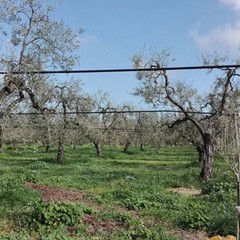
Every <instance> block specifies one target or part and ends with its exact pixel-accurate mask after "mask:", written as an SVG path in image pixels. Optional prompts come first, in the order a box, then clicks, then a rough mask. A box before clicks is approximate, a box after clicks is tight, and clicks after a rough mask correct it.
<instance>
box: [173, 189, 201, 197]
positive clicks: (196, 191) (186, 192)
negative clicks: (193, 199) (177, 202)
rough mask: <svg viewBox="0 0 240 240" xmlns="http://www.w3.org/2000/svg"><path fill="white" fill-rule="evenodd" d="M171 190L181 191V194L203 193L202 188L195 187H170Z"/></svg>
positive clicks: (174, 191) (194, 194)
mask: <svg viewBox="0 0 240 240" xmlns="http://www.w3.org/2000/svg"><path fill="white" fill-rule="evenodd" d="M169 191H170V192H173V193H180V194H185V195H192V196H197V195H201V190H200V189H195V188H184V187H180V188H170V189H169Z"/></svg>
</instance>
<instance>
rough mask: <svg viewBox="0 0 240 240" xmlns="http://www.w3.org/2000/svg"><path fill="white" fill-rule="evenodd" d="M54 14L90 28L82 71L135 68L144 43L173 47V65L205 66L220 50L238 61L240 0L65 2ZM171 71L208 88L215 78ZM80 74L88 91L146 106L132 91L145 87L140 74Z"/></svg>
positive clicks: (85, 36) (84, 42) (83, 38)
mask: <svg viewBox="0 0 240 240" xmlns="http://www.w3.org/2000/svg"><path fill="white" fill-rule="evenodd" d="M49 1H52V0H49ZM54 17H55V18H56V19H62V20H63V21H64V23H65V24H66V25H68V26H70V27H71V28H73V29H74V30H78V29H79V28H83V29H84V30H85V31H84V33H83V34H81V36H80V40H81V47H80V49H79V54H80V56H81V59H80V66H78V67H77V68H78V69H109V68H114V69H115V68H132V63H131V57H132V56H133V55H134V54H136V53H138V52H139V51H141V50H142V49H143V48H144V47H145V48H146V49H148V48H156V49H157V50H158V51H161V50H163V49H170V51H171V54H172V56H173V57H174V58H175V59H176V60H175V61H174V62H172V63H171V64H170V65H171V66H193V65H201V61H200V60H199V58H200V56H201V55H202V54H205V53H207V52H209V53H213V52H214V51H217V52H218V53H219V54H228V55H229V56H230V59H232V60H234V59H235V58H236V56H237V52H238V51H239V48H240V0H62V3H61V4H60V5H59V6H58V7H57V9H56V11H55V14H54ZM229 63H230V62H229ZM231 63H232V62H231ZM171 74H172V75H171V76H172V77H173V78H176V79H181V80H184V81H189V82H190V83H191V84H193V85H194V87H196V88H198V89H201V90H202V91H207V90H208V89H207V88H208V87H209V85H210V82H211V80H210V81H209V77H205V76H206V75H205V72H204V73H203V72H201V73H200V72H198V71H195V72H191V73H190V72H189V71H188V72H186V71H185V72H175V73H171ZM74 77H75V78H77V79H81V81H82V82H83V84H84V86H83V88H84V90H85V91H86V92H89V93H96V92H97V91H98V90H103V91H106V92H108V93H109V95H110V99H111V100H112V102H113V103H114V104H122V103H125V102H131V103H134V104H135V105H136V106H142V104H143V102H142V100H141V98H136V97H135V96H133V95H132V94H131V93H133V92H134V89H135V88H136V87H137V86H138V85H139V81H138V80H137V79H136V77H135V74H134V73H108V74H103V73H98V74H81V75H78V76H74ZM212 77H213V76H212ZM207 79H208V80H207Z"/></svg>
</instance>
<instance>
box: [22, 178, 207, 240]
mask: <svg viewBox="0 0 240 240" xmlns="http://www.w3.org/2000/svg"><path fill="white" fill-rule="evenodd" d="M25 186H26V187H27V188H30V189H34V190H36V191H39V192H40V194H41V197H42V199H43V200H44V201H51V200H52V201H56V202H80V203H83V204H86V205H88V206H90V205H94V203H91V202H90V201H89V200H87V199H86V198H85V196H86V195H87V193H85V192H83V191H78V190H71V189H63V188H59V187H53V186H45V185H41V184H36V183H30V182H27V183H26V184H25ZM170 191H172V192H177V193H181V194H188V195H199V194H200V193H201V191H200V190H197V189H188V188H172V189H170ZM102 210H103V209H102ZM116 210H117V211H128V210H126V209H123V208H120V207H116ZM128 212H129V213H131V214H132V211H128ZM133 215H136V214H134V213H133ZM83 222H84V224H85V225H87V226H88V232H89V235H93V234H94V233H95V232H97V231H99V230H103V231H107V232H113V231H114V230H116V229H120V228H124V227H125V226H124V224H123V223H121V222H117V221H114V220H107V221H100V220H98V219H97V218H96V217H95V216H93V215H88V214H85V215H84V218H83ZM68 230H69V233H70V234H71V232H74V229H71V228H69V229H68ZM173 234H175V235H177V236H179V237H181V238H183V239H184V240H206V239H208V238H207V235H206V234H205V233H203V232H196V233H191V232H187V231H184V230H179V229H178V230H174V231H173Z"/></svg>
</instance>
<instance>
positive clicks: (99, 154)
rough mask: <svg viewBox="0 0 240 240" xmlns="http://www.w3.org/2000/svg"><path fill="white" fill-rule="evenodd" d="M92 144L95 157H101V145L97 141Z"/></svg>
mask: <svg viewBox="0 0 240 240" xmlns="http://www.w3.org/2000/svg"><path fill="white" fill-rule="evenodd" d="M93 145H94V147H95V149H96V155H97V157H101V156H102V150H101V145H100V143H99V142H93Z"/></svg>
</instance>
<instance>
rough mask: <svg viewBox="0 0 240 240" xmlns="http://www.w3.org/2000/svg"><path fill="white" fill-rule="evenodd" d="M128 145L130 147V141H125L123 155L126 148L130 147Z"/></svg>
mask: <svg viewBox="0 0 240 240" xmlns="http://www.w3.org/2000/svg"><path fill="white" fill-rule="evenodd" d="M130 145H131V142H130V141H127V142H126V143H125V146H124V149H123V152H124V153H127V151H128V148H129V147H130Z"/></svg>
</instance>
